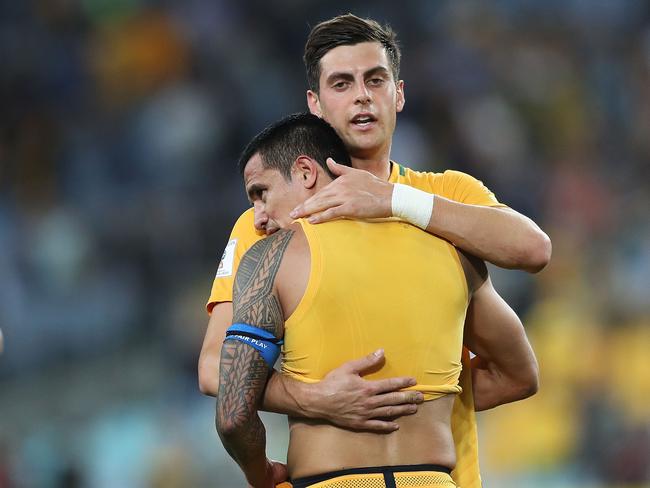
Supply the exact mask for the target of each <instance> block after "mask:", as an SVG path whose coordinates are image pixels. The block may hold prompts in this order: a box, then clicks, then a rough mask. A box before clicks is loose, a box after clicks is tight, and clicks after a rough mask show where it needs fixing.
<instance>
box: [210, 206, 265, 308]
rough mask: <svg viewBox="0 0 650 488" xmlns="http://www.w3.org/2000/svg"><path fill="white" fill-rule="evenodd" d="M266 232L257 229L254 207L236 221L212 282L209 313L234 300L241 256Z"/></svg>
mask: <svg viewBox="0 0 650 488" xmlns="http://www.w3.org/2000/svg"><path fill="white" fill-rule="evenodd" d="M263 237H264V234H262V233H258V232H256V231H255V226H254V214H253V209H252V208H249V209H248V210H246V211H245V212H244V213H243V214H242V215H241V216H240V217H239V219H237V222H235V226H234V227H233V228H232V231H231V233H230V238H229V239H228V244H226V248H225V249H224V251H223V255H222V256H221V261H220V262H219V267H218V268H217V274H216V276H215V277H214V281H213V282H212V291H211V292H210V298H209V299H208V303H207V304H206V306H205V307H206V309H207V311H208V313H212V309H213V308H214V306H215V305H216V304H217V303H219V302H231V301H232V287H233V284H234V282H235V275H236V274H237V268H238V267H239V262H240V261H241V258H242V257H243V256H244V254H246V251H248V250H249V249H250V248H251V246H252V245H253V244H255V243H256V242H257V241H259V240H260V239H262V238H263Z"/></svg>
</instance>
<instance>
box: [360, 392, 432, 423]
mask: <svg viewBox="0 0 650 488" xmlns="http://www.w3.org/2000/svg"><path fill="white" fill-rule="evenodd" d="M423 401H424V395H422V392H420V391H415V390H408V391H393V392H391V393H384V394H383V395H375V396H374V397H373V398H372V399H371V400H370V401H369V404H370V405H371V406H372V408H380V407H386V406H388V407H390V406H396V405H407V406H408V405H416V404H420V403H422V402H423ZM371 416H372V417H376V416H377V415H376V414H375V413H374V412H373V414H372V415H371Z"/></svg>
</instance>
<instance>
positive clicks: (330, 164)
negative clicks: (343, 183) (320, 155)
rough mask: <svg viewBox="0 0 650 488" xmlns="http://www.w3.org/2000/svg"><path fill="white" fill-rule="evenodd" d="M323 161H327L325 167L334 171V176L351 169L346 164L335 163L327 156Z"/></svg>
mask: <svg viewBox="0 0 650 488" xmlns="http://www.w3.org/2000/svg"><path fill="white" fill-rule="evenodd" d="M325 162H326V163H327V167H328V168H329V169H330V171H331V172H332V173H334V174H335V175H336V176H341V175H344V174H345V173H347V172H348V171H350V169H351V168H350V167H348V166H345V165H343V164H339V163H337V162H336V161H334V160H333V159H332V158H327V160H326V161H325Z"/></svg>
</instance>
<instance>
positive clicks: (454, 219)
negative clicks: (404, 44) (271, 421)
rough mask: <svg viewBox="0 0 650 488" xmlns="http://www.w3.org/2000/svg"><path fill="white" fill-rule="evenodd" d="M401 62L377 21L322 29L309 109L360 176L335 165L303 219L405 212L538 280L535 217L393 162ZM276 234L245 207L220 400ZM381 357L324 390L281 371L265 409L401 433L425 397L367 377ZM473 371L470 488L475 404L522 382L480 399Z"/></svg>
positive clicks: (314, 36) (455, 418)
mask: <svg viewBox="0 0 650 488" xmlns="http://www.w3.org/2000/svg"><path fill="white" fill-rule="evenodd" d="M399 61H400V51H399V48H398V46H397V41H396V38H395V35H394V33H393V32H392V31H391V30H390V28H388V27H382V26H380V25H379V24H377V23H376V22H374V21H371V20H365V19H360V18H358V17H355V16H354V15H344V16H340V17H336V18H333V19H331V20H329V21H326V22H322V23H320V24H318V25H317V26H315V27H314V29H313V30H312V32H311V33H310V35H309V38H308V40H307V44H306V47H305V64H306V67H307V74H308V80H309V90H308V92H307V102H308V106H309V109H310V111H311V112H312V113H314V114H316V115H318V116H320V117H322V118H324V119H325V120H327V121H328V122H329V123H330V124H331V125H332V126H333V127H334V129H335V130H336V131H337V133H338V134H339V135H340V136H341V138H342V139H343V141H344V143H345V145H346V147H347V149H348V152H349V154H350V156H351V161H352V167H353V168H346V167H342V166H340V165H337V164H336V163H331V162H330V163H329V164H330V168H331V169H332V171H333V172H334V173H336V174H340V175H342V176H340V177H339V178H337V179H336V180H335V181H334V183H333V184H331V185H328V186H326V187H324V189H323V190H322V191H321V192H320V193H318V194H315V195H314V196H312V197H311V198H310V199H309V200H307V201H306V202H305V203H304V204H303V205H302V206H300V205H299V206H298V208H297V209H296V211H297V213H295V214H293V215H294V216H296V217H297V216H302V215H306V214H309V213H314V212H315V215H313V217H315V218H316V219H317V221H318V220H319V219H321V220H322V219H326V218H331V217H333V216H342V215H345V216H347V217H381V216H388V215H397V216H399V217H401V218H402V219H404V220H406V221H409V222H411V223H414V224H416V225H418V226H420V227H422V228H424V229H425V230H426V231H427V232H429V233H432V234H435V235H437V236H440V237H443V238H445V239H447V240H449V241H450V242H452V243H454V245H455V246H456V247H458V248H460V249H462V250H464V251H467V252H470V253H472V254H473V255H475V256H478V257H479V258H481V259H484V260H486V261H490V262H492V263H494V264H496V265H498V266H502V267H506V268H518V269H526V270H528V271H531V272H535V271H538V270H539V269H541V268H543V267H544V266H545V265H546V263H547V262H548V259H549V256H550V241H549V240H548V237H547V236H546V235H545V234H544V233H543V232H542V231H541V230H540V229H539V228H538V227H537V226H536V225H535V224H534V223H533V222H532V221H531V220H530V219H528V218H526V217H524V216H522V215H521V214H518V213H517V212H515V211H513V210H511V209H509V208H507V207H505V206H504V205H502V204H500V203H499V202H498V201H497V199H496V198H495V197H494V195H493V194H492V193H491V192H490V191H489V190H488V189H487V188H486V187H485V186H484V185H483V184H482V183H481V182H479V181H478V180H476V179H474V178H472V177H471V176H469V175H465V174H463V173H459V172H456V171H445V172H444V173H439V174H434V173H418V172H415V171H411V170H409V169H408V168H406V167H404V166H402V165H400V164H397V163H396V162H393V161H391V160H390V147H391V142H392V135H393V131H394V129H395V123H396V116H397V112H400V111H401V110H402V108H403V107H404V103H405V93H404V83H403V81H401V80H400V79H399ZM334 159H336V158H334ZM328 207H330V208H329V209H327V208H328ZM255 228H257V232H256V231H255ZM275 230H277V226H276V225H275V224H274V222H273V221H272V220H269V218H268V215H267V214H266V213H265V211H264V207H263V205H262V201H261V200H257V201H256V203H255V212H253V209H249V210H248V211H246V212H245V213H244V214H243V215H242V216H241V217H240V218H239V220H238V221H237V223H236V224H235V227H234V228H233V230H232V233H231V237H230V240H229V242H228V245H227V246H226V250H225V252H224V255H223V259H222V262H221V263H220V265H219V271H218V272H217V276H216V278H215V281H214V284H213V288H212V293H211V296H210V299H209V302H208V311H211V317H210V321H209V324H208V329H207V331H206V336H205V340H204V344H203V348H202V351H201V357H200V360H199V382H200V387H201V390H202V391H203V392H204V393H207V394H212V395H214V394H216V392H217V388H218V384H217V381H218V372H219V355H220V351H221V343H222V341H223V337H224V334H225V330H226V328H227V327H228V326H229V325H230V323H231V318H232V304H231V301H232V286H233V279H234V275H235V273H236V270H237V267H238V265H239V260H240V259H241V257H242V256H243V255H244V253H245V252H246V251H247V250H248V249H249V248H250V247H251V246H252V245H253V244H254V243H255V242H257V241H258V240H259V239H261V238H262V237H263V236H264V235H268V234H272V233H273V232H274V231H275ZM371 245H372V243H368V246H371ZM381 360H382V358H381V355H379V356H372V355H370V356H367V357H365V358H363V359H360V360H358V361H356V362H353V363H348V364H346V365H344V366H343V367H341V368H337V369H335V370H334V371H332V373H331V374H330V375H328V376H326V377H325V379H324V380H323V381H322V382H320V383H316V384H307V385H305V384H301V383H300V382H296V381H291V378H288V377H286V376H284V375H277V374H272V375H271V378H270V380H269V383H268V386H267V390H266V392H265V396H264V408H265V409H268V410H272V411H279V412H282V413H288V414H292V415H303V416H306V417H312V418H325V419H327V420H329V421H330V422H332V423H335V424H337V425H339V426H342V427H349V428H365V429H380V430H391V429H395V428H397V424H396V423H395V422H394V421H390V420H385V419H382V418H380V417H385V416H386V415H385V413H386V411H387V409H390V412H391V413H392V414H397V415H399V414H406V413H410V412H412V411H413V410H412V409H413V407H412V405H410V404H409V403H413V402H417V401H419V396H417V395H413V394H412V393H411V392H403V391H394V390H398V389H401V388H403V387H404V386H406V385H407V384H408V383H409V380H410V379H409V378H407V377H399V378H394V379H392V380H382V381H380V382H366V381H364V380H363V379H362V378H361V377H360V374H361V373H363V372H365V371H366V370H368V369H372V368H373V367H375V366H376V365H377V363H378V362H379V361H381ZM463 364H465V366H466V367H465V368H463V371H462V372H461V378H460V384H461V386H462V387H463V393H462V394H461V395H459V396H458V398H457V400H456V402H455V405H454V411H453V415H452V431H453V433H454V438H455V441H456V442H455V445H456V449H457V454H458V462H457V467H456V471H455V473H454V476H455V477H456V478H455V479H457V480H458V481H460V483H461V484H462V485H463V486H465V487H471V486H480V478H479V472H478V454H477V445H476V426H475V421H474V413H473V408H474V407H475V408H476V409H478V410H480V409H483V408H487V407H489V406H494V405H496V404H499V403H502V402H505V401H509V400H508V398H511V396H510V397H509V394H510V393H509V392H510V391H511V390H512V389H513V385H510V384H508V383H507V382H502V383H494V385H493V387H492V388H491V390H490V391H491V392H492V395H493V398H492V399H491V400H490V401H489V402H485V403H482V402H483V400H481V399H477V400H475V399H473V398H472V387H471V376H470V374H471V373H470V369H469V367H467V366H468V353H467V351H465V352H464V354H463ZM477 373H480V371H479V372H474V374H477ZM499 398H500V399H501V400H499Z"/></svg>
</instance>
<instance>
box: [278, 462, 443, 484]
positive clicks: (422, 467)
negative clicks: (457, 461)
mask: <svg viewBox="0 0 650 488" xmlns="http://www.w3.org/2000/svg"><path fill="white" fill-rule="evenodd" d="M415 471H435V472H440V473H445V474H449V475H450V474H451V469H450V468H448V467H447V466H441V465H440V464H403V465H398V466H368V467H364V468H350V469H340V470H337V471H329V472H327V473H322V474H317V475H314V476H306V477H304V478H295V479H292V480H291V484H292V486H293V488H306V487H308V486H310V485H313V484H315V483H320V482H322V481H327V480H329V479H332V478H337V477H339V476H346V475H350V474H383V475H392V474H395V473H407V472H415Z"/></svg>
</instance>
